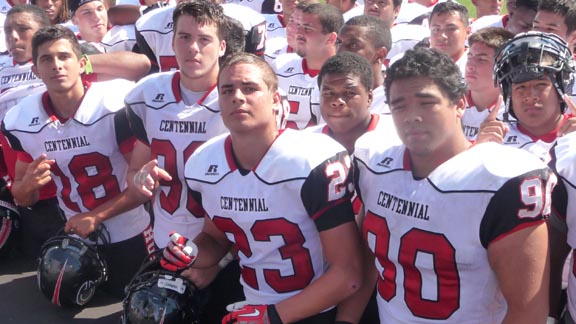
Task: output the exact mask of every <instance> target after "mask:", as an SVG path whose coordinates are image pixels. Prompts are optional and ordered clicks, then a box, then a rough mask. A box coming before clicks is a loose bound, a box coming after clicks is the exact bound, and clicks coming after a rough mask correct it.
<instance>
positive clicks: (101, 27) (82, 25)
mask: <svg viewBox="0 0 576 324" xmlns="http://www.w3.org/2000/svg"><path fill="white" fill-rule="evenodd" d="M72 22H73V23H74V24H75V25H77V26H78V30H79V31H80V35H82V39H84V40H86V41H89V42H100V41H102V38H103V37H104V35H106V33H107V32H108V13H107V11H106V7H105V6H104V4H103V3H102V2H100V1H91V2H88V3H86V4H84V5H82V6H80V8H78V10H76V12H75V13H74V17H72Z"/></svg>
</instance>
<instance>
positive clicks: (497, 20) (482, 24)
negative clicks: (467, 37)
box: [470, 15, 504, 32]
mask: <svg viewBox="0 0 576 324" xmlns="http://www.w3.org/2000/svg"><path fill="white" fill-rule="evenodd" d="M502 19H504V16H503V15H488V16H483V17H480V18H478V19H476V20H474V22H473V23H472V24H471V25H470V27H471V29H472V32H476V31H477V30H479V29H482V28H487V27H503V24H502Z"/></svg>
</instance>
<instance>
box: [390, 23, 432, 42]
mask: <svg viewBox="0 0 576 324" xmlns="http://www.w3.org/2000/svg"><path fill="white" fill-rule="evenodd" d="M390 34H391V35H392V42H393V43H397V42H400V41H403V40H418V41H420V40H422V39H424V38H425V37H428V36H430V28H427V27H425V26H422V25H412V24H399V25H395V26H394V27H392V28H391V29H390Z"/></svg>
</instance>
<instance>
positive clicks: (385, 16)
mask: <svg viewBox="0 0 576 324" xmlns="http://www.w3.org/2000/svg"><path fill="white" fill-rule="evenodd" d="M399 12H400V6H398V7H396V8H394V3H393V1H392V0H366V3H365V5H364V14H365V15H367V16H374V17H376V18H378V19H380V20H382V21H383V22H384V23H385V24H386V25H387V26H388V28H392V26H393V25H394V20H395V19H396V17H397V16H398V13H399Z"/></svg>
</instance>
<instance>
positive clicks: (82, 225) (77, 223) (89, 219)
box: [64, 213, 100, 239]
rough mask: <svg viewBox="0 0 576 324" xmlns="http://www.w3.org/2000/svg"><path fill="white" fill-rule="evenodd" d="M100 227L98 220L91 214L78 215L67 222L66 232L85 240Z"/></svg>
mask: <svg viewBox="0 0 576 324" xmlns="http://www.w3.org/2000/svg"><path fill="white" fill-rule="evenodd" d="M98 226H100V222H99V221H98V219H97V218H96V217H95V216H94V215H92V214H91V213H80V214H76V215H74V216H72V217H70V219H69V220H68V221H67V222H66V225H65V226H64V231H65V232H66V233H70V234H76V235H78V236H80V237H81V238H83V239H85V238H87V237H88V235H90V234H92V233H93V232H94V231H96V229H98Z"/></svg>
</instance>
